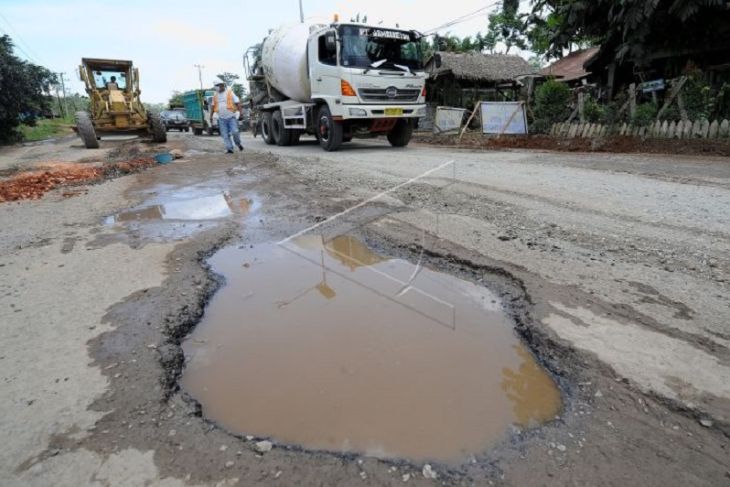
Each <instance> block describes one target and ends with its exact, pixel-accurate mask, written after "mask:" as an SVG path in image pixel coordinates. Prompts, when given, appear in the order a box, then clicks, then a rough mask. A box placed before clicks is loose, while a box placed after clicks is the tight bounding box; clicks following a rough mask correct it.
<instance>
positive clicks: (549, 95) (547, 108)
mask: <svg viewBox="0 0 730 487" xmlns="http://www.w3.org/2000/svg"><path fill="white" fill-rule="evenodd" d="M570 96H571V95H570V88H568V87H567V86H566V85H565V84H563V83H558V82H557V81H554V80H548V81H546V82H545V83H543V84H542V85H540V87H538V88H537V90H535V109H534V113H535V119H534V120H533V122H532V125H531V127H530V131H531V132H533V133H538V134H539V133H547V132H548V131H549V130H550V127H551V126H552V125H553V124H554V123H558V122H564V121H565V120H566V119H567V118H568V116H569V115H570V106H569V105H568V103H569V102H570Z"/></svg>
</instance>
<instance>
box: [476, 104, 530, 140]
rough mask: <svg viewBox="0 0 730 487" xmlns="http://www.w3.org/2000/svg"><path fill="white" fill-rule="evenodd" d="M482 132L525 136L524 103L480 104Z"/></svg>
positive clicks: (525, 116) (525, 115) (525, 118)
mask: <svg viewBox="0 0 730 487" xmlns="http://www.w3.org/2000/svg"><path fill="white" fill-rule="evenodd" d="M482 131H483V132H484V133H485V134H497V135H503V134H509V135H525V134H527V114H526V112H525V103H524V102H521V101H507V102H493V101H485V102H482Z"/></svg>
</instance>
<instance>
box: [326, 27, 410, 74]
mask: <svg viewBox="0 0 730 487" xmlns="http://www.w3.org/2000/svg"><path fill="white" fill-rule="evenodd" d="M340 38H341V39H342V49H341V53H342V54H341V57H342V65H343V66H347V67H352V68H365V69H367V68H379V69H390V70H395V71H397V70H399V69H400V68H399V66H403V67H404V68H408V69H411V70H418V69H422V68H423V64H422V60H421V45H420V42H419V41H418V39H417V38H416V36H415V35H414V34H411V33H409V32H404V31H401V30H389V29H378V28H374V27H361V26H356V25H345V26H342V27H341V28H340ZM373 64H374V66H373Z"/></svg>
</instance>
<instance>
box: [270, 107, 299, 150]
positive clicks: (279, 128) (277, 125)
mask: <svg viewBox="0 0 730 487" xmlns="http://www.w3.org/2000/svg"><path fill="white" fill-rule="evenodd" d="M292 132H294V131H293V130H289V129H286V128H284V117H283V116H282V115H281V110H277V111H275V112H274V114H273V115H272V117H271V134H272V136H273V137H274V142H276V145H278V146H281V147H284V146H288V145H292V135H293V134H292Z"/></svg>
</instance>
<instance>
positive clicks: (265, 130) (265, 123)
mask: <svg viewBox="0 0 730 487" xmlns="http://www.w3.org/2000/svg"><path fill="white" fill-rule="evenodd" d="M272 119H273V116H272V114H271V112H266V113H264V117H263V119H262V120H261V137H263V139H264V142H266V145H274V144H275V143H276V141H275V140H274V134H273V130H272V125H273V120H272Z"/></svg>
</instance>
